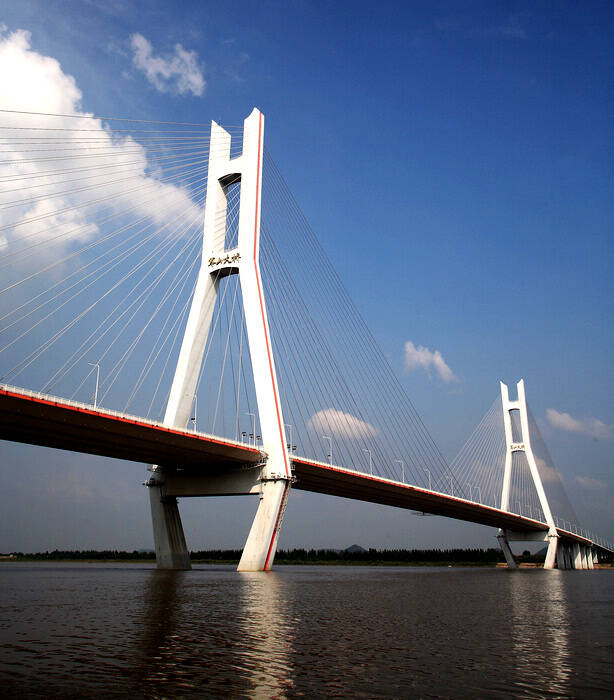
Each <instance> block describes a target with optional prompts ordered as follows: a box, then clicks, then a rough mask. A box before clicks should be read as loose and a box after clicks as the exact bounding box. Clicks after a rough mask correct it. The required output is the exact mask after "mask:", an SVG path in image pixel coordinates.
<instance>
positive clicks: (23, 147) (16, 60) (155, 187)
mask: <svg viewBox="0 0 614 700" xmlns="http://www.w3.org/2000/svg"><path fill="white" fill-rule="evenodd" d="M30 41H31V35H30V33H29V32H27V31H24V30H17V31H14V32H12V33H10V34H7V35H5V36H0V94H1V95H2V108H3V109H12V110H20V111H23V112H39V113H45V114H60V115H72V116H70V117H68V116H67V117H66V118H60V117H52V116H45V115H44V114H43V115H37V116H28V115H17V114H15V115H11V114H6V113H5V114H3V115H2V124H3V126H5V127H10V126H15V127H23V126H36V127H37V128H53V129H56V130H59V131H54V132H49V133H58V134H62V136H61V139H62V143H61V148H60V149H59V150H51V149H50V150H48V151H47V152H45V153H44V154H43V156H42V157H43V158H44V160H42V161H40V160H39V161H37V160H36V157H33V151H32V149H33V146H32V143H28V139H27V138H24V139H18V140H16V139H15V138H14V133H15V132H11V131H10V130H7V129H2V132H0V147H1V150H2V158H1V159H0V160H1V161H2V162H0V185H1V188H0V196H1V197H2V199H1V200H0V203H4V204H5V206H4V207H3V208H2V210H1V211H0V247H6V246H7V245H10V242H11V240H18V239H24V238H25V237H27V236H32V235H35V236H36V239H37V240H44V239H45V238H49V237H51V236H53V237H58V236H60V237H62V240H63V241H64V242H65V243H68V242H70V241H71V240H87V239H90V238H91V237H92V236H94V234H95V233H96V232H97V231H98V228H97V225H96V224H95V223H94V221H95V219H97V218H99V217H100V215H101V213H105V215H106V213H109V214H110V213H112V212H115V213H119V212H125V211H128V210H130V211H131V212H132V213H133V216H134V217H135V218H140V217H146V218H149V219H150V220H152V221H153V222H155V223H156V224H157V225H159V226H160V225H163V224H164V223H168V222H170V221H172V220H173V219H174V218H176V217H178V216H180V215H182V216H185V217H186V219H184V220H187V219H188V218H191V217H194V218H196V217H197V216H198V215H199V213H200V210H199V208H198V207H196V206H195V205H194V204H193V202H192V201H191V199H190V198H189V196H188V195H187V194H186V192H185V191H184V190H182V189H181V188H180V187H175V186H174V185H171V184H168V183H163V182H161V181H160V180H159V179H156V178H155V177H152V176H151V175H150V174H149V172H150V170H149V169H148V168H149V163H148V157H147V152H146V150H145V148H144V147H143V146H142V145H141V144H139V143H137V142H136V141H135V140H134V139H132V138H131V137H130V136H125V135H124V134H121V135H119V134H115V133H113V131H111V130H110V129H109V128H108V127H107V126H106V125H104V124H103V123H102V122H101V120H100V119H94V118H92V116H91V115H90V114H87V113H84V112H83V111H82V110H81V99H82V94H81V90H80V89H79V88H78V86H77V84H76V81H75V79H74V78H73V77H72V76H71V75H67V74H66V73H65V72H64V71H63V70H62V67H61V65H60V63H59V62H58V61H57V60H56V59H55V58H52V57H50V56H43V55H41V54H39V53H37V52H36V51H33V50H32V48H31V44H30ZM75 117H77V118H75ZM79 129H86V130H87V134H88V139H87V141H84V139H83V136H82V134H80V133H79V131H78V130H79ZM11 133H12V134H13V138H11ZM18 133H22V132H18ZM23 133H24V134H28V132H27V131H25V132H23ZM34 133H37V132H34ZM38 133H45V132H38ZM34 152H36V151H34ZM56 154H57V156H56ZM77 154H79V156H82V157H77ZM83 156H84V157H85V159H84V158H83ZM85 162H86V163H87V170H82V169H83V167H84V166H83V163H85ZM126 163H128V164H129V168H128V169H126V167H125V165H124V164H126ZM122 166H123V167H122ZM99 168H101V169H102V168H104V170H98V169H99ZM53 171H66V172H68V173H71V174H70V175H67V176H66V179H67V181H70V178H72V179H73V181H74V178H75V177H78V173H80V172H82V175H81V178H82V179H81V181H80V183H79V185H74V184H73V185H66V184H62V180H63V178H62V177H60V178H59V179H58V177H57V176H56V175H53ZM101 172H102V173H108V174H114V175H115V177H113V176H106V177H104V178H103V179H104V180H105V181H106V184H101V182H100V179H98V180H94V182H93V183H92V181H91V180H89V181H88V178H89V177H92V176H93V175H96V174H98V177H99V173H101ZM28 177H35V179H34V180H28V179H26V178H28ZM19 178H23V179H21V180H20V179H19ZM120 180H121V181H120ZM29 182H32V183H34V184H35V185H36V187H35V188H34V189H30V188H29V187H28V184H29ZM95 183H98V185H97V186H96V188H95V189H86V187H87V186H88V185H92V184H95ZM93 200H98V201H97V202H94V201H93Z"/></svg>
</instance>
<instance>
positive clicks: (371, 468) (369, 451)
mask: <svg viewBox="0 0 614 700" xmlns="http://www.w3.org/2000/svg"><path fill="white" fill-rule="evenodd" d="M362 451H363V452H366V453H367V454H368V455H369V474H371V475H373V461H372V459H371V450H367V449H365V448H364V447H363V448H362Z"/></svg>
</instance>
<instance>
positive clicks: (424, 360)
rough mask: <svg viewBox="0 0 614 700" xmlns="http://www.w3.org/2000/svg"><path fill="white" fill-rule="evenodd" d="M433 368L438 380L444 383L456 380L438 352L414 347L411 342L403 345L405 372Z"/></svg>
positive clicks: (420, 346)
mask: <svg viewBox="0 0 614 700" xmlns="http://www.w3.org/2000/svg"><path fill="white" fill-rule="evenodd" d="M431 367H432V368H434V369H435V371H436V372H437V374H438V375H439V377H440V379H442V380H443V381H444V382H446V383H450V382H455V381H457V378H456V377H455V376H454V373H453V372H452V370H451V369H450V367H449V366H448V364H447V363H446V361H445V360H444V359H443V355H442V354H441V353H440V352H439V350H429V349H428V348H425V347H424V346H422V345H418V347H416V346H415V345H414V344H413V343H412V342H411V340H408V341H407V342H406V343H405V370H406V371H407V372H411V371H413V370H415V369H425V370H427V371H429V370H430V368H431Z"/></svg>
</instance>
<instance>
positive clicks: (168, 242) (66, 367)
mask: <svg viewBox="0 0 614 700" xmlns="http://www.w3.org/2000/svg"><path fill="white" fill-rule="evenodd" d="M174 233H175V231H172V232H170V233H169V234H168V235H167V237H166V238H165V239H164V240H163V241H161V242H160V243H159V244H158V245H157V246H156V248H154V250H153V251H150V253H148V255H147V256H146V257H145V259H143V260H142V262H141V263H140V264H138V265H137V267H135V268H133V269H132V270H131V271H130V272H129V273H127V274H126V275H124V277H123V278H122V279H121V280H120V282H118V283H117V284H116V285H115V287H116V288H117V287H119V286H120V285H121V284H122V283H123V282H124V281H126V280H127V279H129V278H130V277H132V276H134V273H135V272H136V271H137V270H139V269H141V268H142V267H144V266H145V265H146V263H148V262H149V261H150V260H151V259H152V258H155V259H156V263H155V265H154V266H153V267H151V268H149V269H148V270H147V272H146V274H145V276H144V277H143V278H141V279H140V280H138V281H137V283H136V285H135V287H133V289H132V290H131V291H135V289H136V288H137V287H138V286H139V285H140V284H141V283H142V282H143V281H144V280H146V279H147V277H149V276H150V275H151V274H152V273H153V271H154V270H155V269H156V266H157V265H159V264H160V262H161V261H162V260H163V256H161V255H158V253H159V251H160V250H163V249H167V250H170V249H171V247H172V246H173V245H175V243H176V242H177V241H178V240H180V239H175V238H174ZM194 235H196V234H194ZM192 238H193V236H192ZM190 240H191V239H188V242H186V243H185V244H184V245H188V244H189V241H190ZM112 289H113V288H112ZM145 291H146V290H145ZM143 293H144V292H142V293H141V295H139V297H137V300H136V301H133V302H132V303H131V304H130V306H128V308H127V309H125V310H124V311H123V312H122V313H121V315H120V316H119V317H118V318H116V319H115V320H114V321H113V322H112V323H111V324H110V325H109V326H108V327H107V328H106V329H105V331H104V333H102V335H101V336H99V337H98V339H97V340H96V341H95V343H94V344H93V345H90V347H88V348H87V349H86V351H85V352H89V350H90V349H91V348H92V347H93V346H94V345H95V344H96V343H98V342H100V340H101V338H103V337H104V336H105V335H106V334H107V333H108V332H109V331H110V330H111V329H112V328H113V327H114V326H115V324H116V323H118V322H119V320H120V319H121V318H122V317H123V316H124V315H125V314H126V313H127V312H128V311H129V309H130V307H131V306H133V305H134V304H135V303H136V302H137V301H138V299H139V298H140V297H141V296H142V294H143ZM107 294H108V292H106V293H105V294H104V295H103V296H102V297H100V298H99V299H98V300H97V301H96V302H94V305H93V306H95V305H97V304H98V303H99V301H101V300H102V299H103V298H105V297H106V296H107ZM127 299H128V296H124V297H123V298H122V299H121V300H120V302H119V303H118V304H117V305H116V306H115V308H114V309H113V310H112V311H111V314H109V315H108V316H107V318H106V321H109V320H110V319H112V317H113V315H114V314H115V312H116V311H117V310H118V309H119V307H120V306H121V305H122V304H123V303H124V302H125V301H126V300H127ZM99 330H100V327H99V328H98V329H94V330H93V331H92V332H91V333H90V335H89V336H88V337H87V338H86V339H85V340H84V341H83V342H82V343H81V345H80V346H79V347H78V348H77V349H76V350H75V351H74V352H73V354H72V355H71V356H70V357H69V358H68V359H67V360H66V361H65V362H64V364H63V365H62V366H61V367H60V368H59V369H58V370H57V371H56V373H55V374H54V375H53V376H52V377H51V379H50V380H49V381H48V382H47V384H46V385H45V387H43V391H45V390H47V389H50V388H52V387H53V386H55V384H57V382H58V381H60V380H61V379H62V378H63V377H64V376H65V375H66V373H67V372H68V371H70V369H72V367H74V365H75V364H76V363H77V362H79V361H80V360H81V359H82V358H83V353H82V355H81V357H77V358H76V359H75V357H76V355H77V353H78V352H79V351H80V350H81V349H82V348H83V346H84V345H85V344H86V343H88V342H89V341H90V340H91V338H92V337H93V336H94V334H95V333H96V332H97V331H99ZM109 347H110V346H109ZM107 352H108V350H107ZM105 355H106V352H105V353H104V354H103V355H102V356H101V357H100V358H99V360H100V359H102V358H103V357H104V356H105ZM71 363H72V364H71Z"/></svg>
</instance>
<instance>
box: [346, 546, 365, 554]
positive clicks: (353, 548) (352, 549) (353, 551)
mask: <svg viewBox="0 0 614 700" xmlns="http://www.w3.org/2000/svg"><path fill="white" fill-rule="evenodd" d="M343 551H344V552H347V553H348V554H361V553H362V552H366V551H367V550H366V549H365V548H364V547H361V546H360V545H359V544H352V545H350V546H349V547H347V548H346V549H344V550H343Z"/></svg>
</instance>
